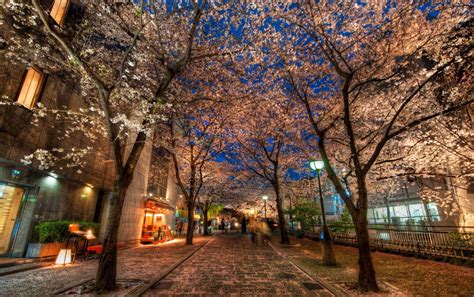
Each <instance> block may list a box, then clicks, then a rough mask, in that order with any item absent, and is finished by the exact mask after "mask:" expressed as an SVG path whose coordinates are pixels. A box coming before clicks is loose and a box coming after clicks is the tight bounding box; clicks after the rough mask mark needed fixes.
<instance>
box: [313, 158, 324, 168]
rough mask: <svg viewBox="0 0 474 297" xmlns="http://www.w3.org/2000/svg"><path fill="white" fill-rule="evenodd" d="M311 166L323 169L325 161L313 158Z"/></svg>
mask: <svg viewBox="0 0 474 297" xmlns="http://www.w3.org/2000/svg"><path fill="white" fill-rule="evenodd" d="M309 167H311V169H312V170H321V169H323V168H324V162H323V161H316V160H313V161H311V162H309Z"/></svg>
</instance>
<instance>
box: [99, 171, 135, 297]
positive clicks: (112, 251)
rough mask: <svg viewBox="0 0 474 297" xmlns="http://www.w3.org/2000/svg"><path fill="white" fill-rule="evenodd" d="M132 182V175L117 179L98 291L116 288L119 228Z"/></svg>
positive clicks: (111, 204)
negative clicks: (126, 196)
mask: <svg viewBox="0 0 474 297" xmlns="http://www.w3.org/2000/svg"><path fill="white" fill-rule="evenodd" d="M130 182H131V176H130V177H123V178H121V177H118V178H117V179H116V181H115V185H114V189H115V191H114V194H113V196H112V199H111V201H110V210H109V218H108V222H107V229H106V233H105V238H104V242H103V243H102V255H101V256H100V259H99V267H98V269H97V274H96V278H95V290H96V291H98V292H108V291H112V290H115V288H116V276H117V237H118V229H119V225H120V218H121V216H122V208H123V203H124V200H125V195H126V193H127V190H128V187H129V185H130Z"/></svg>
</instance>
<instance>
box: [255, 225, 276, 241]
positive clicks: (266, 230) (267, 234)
mask: <svg viewBox="0 0 474 297" xmlns="http://www.w3.org/2000/svg"><path fill="white" fill-rule="evenodd" d="M257 228H258V234H259V238H258V244H259V245H262V244H263V242H264V240H266V241H271V240H272V231H271V230H270V227H269V226H268V223H267V222H266V221H260V222H259V223H258V225H257Z"/></svg>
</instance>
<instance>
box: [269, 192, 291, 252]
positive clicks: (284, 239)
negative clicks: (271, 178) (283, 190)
mask: <svg viewBox="0 0 474 297" xmlns="http://www.w3.org/2000/svg"><path fill="white" fill-rule="evenodd" d="M273 189H274V190H275V194H276V204H277V212H278V226H279V227H280V238H281V243H282V244H290V237H289V236H288V231H287V230H286V220H285V215H284V212H283V201H282V198H281V195H280V187H279V185H278V184H275V185H273Z"/></svg>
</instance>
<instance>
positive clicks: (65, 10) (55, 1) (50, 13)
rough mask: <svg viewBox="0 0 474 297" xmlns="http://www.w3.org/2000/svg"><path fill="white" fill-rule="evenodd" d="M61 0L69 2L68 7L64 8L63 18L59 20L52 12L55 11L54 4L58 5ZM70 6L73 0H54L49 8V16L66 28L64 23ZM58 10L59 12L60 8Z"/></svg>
mask: <svg viewBox="0 0 474 297" xmlns="http://www.w3.org/2000/svg"><path fill="white" fill-rule="evenodd" d="M61 1H66V2H67V3H66V7H65V8H64V14H63V16H62V18H61V20H60V21H59V22H58V20H57V19H56V18H55V17H54V16H53V14H52V12H53V7H54V5H56V3H57V2H61ZM58 5H61V4H58ZM70 6H71V0H53V4H52V5H51V8H50V9H49V16H50V17H51V18H52V19H53V20H54V22H55V23H56V24H57V25H58V26H59V27H61V28H64V23H65V20H66V16H67V13H68V11H69V7H70ZM58 12H59V9H58ZM56 15H57V14H56Z"/></svg>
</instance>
